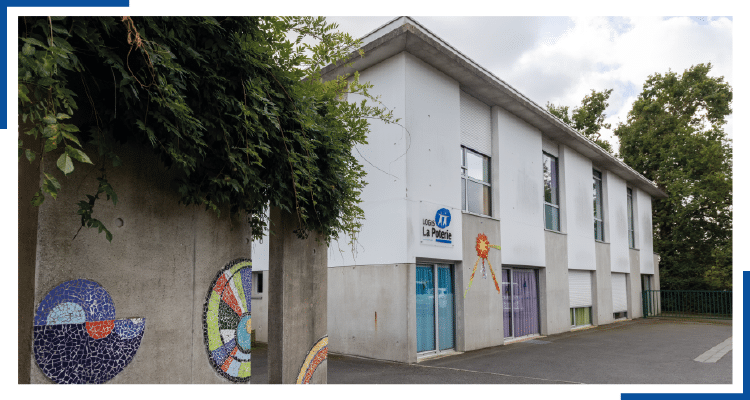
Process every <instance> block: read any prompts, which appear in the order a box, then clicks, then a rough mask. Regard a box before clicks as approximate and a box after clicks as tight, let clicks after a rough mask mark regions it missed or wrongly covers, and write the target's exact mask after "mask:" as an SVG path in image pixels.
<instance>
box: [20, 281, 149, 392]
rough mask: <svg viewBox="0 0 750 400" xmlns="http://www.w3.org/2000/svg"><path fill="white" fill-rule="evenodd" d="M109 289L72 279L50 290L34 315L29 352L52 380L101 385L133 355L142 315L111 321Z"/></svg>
mask: <svg viewBox="0 0 750 400" xmlns="http://www.w3.org/2000/svg"><path fill="white" fill-rule="evenodd" d="M114 317H115V307H114V303H113V302H112V298H111V297H110V296H109V293H107V291H106V290H105V289H104V288H103V287H101V286H100V285H99V284H98V283H96V282H93V281H89V280H85V279H77V280H73V281H68V282H65V283H62V284H60V285H58V286H57V287H55V288H54V289H52V290H51V291H50V292H49V293H48V294H47V296H45V298H44V299H43V300H42V301H41V302H40V303H39V305H38V307H37V311H36V314H35V316H34V339H33V340H34V342H33V347H34V356H35V359H36V363H37V365H38V366H39V369H41V370H42V372H43V373H44V374H45V375H46V376H47V377H49V378H50V379H52V380H53V381H55V382H57V383H104V382H107V381H108V380H110V379H112V378H114V377H115V375H117V374H118V373H120V372H121V371H122V370H123V369H124V368H125V367H126V366H127V365H128V364H129V363H130V361H131V360H132V359H133V357H134V356H135V353H136V351H138V348H139V347H140V345H141V339H143V334H144V332H145V326H146V320H145V318H133V319H120V320H115V319H114Z"/></svg>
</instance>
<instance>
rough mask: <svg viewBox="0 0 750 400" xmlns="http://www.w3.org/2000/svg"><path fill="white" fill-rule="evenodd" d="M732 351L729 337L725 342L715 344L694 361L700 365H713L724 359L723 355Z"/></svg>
mask: <svg viewBox="0 0 750 400" xmlns="http://www.w3.org/2000/svg"><path fill="white" fill-rule="evenodd" d="M730 350H732V337H731V336H730V337H729V338H728V339H727V340H725V341H723V342H721V343H719V344H717V345H716V346H714V347H712V348H711V349H709V350H708V351H706V352H705V353H703V354H701V355H699V356H698V357H696V358H695V359H694V360H695V361H698V362H702V363H715V362H717V361H719V360H720V359H721V357H724V354H727V353H729V351H730Z"/></svg>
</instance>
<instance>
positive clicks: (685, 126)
mask: <svg viewBox="0 0 750 400" xmlns="http://www.w3.org/2000/svg"><path fill="white" fill-rule="evenodd" d="M710 71H711V64H710V63H709V64H699V65H695V66H693V67H691V68H689V69H687V70H685V72H684V73H682V74H681V75H678V74H676V73H674V72H672V71H669V72H667V73H666V74H664V75H661V74H655V75H652V76H649V78H648V79H647V80H646V83H645V84H644V85H643V92H642V93H641V94H640V95H639V96H638V99H637V100H636V101H635V103H634V104H633V109H632V110H631V111H630V112H629V114H628V119H627V122H626V123H624V124H620V125H619V126H618V127H617V129H615V135H617V137H618V138H619V139H620V154H621V156H622V157H623V159H624V161H625V162H626V163H627V164H628V165H630V166H631V167H633V168H634V169H635V170H636V171H638V172H640V173H641V174H643V175H644V176H646V177H647V178H649V179H651V180H653V181H655V182H656V183H657V184H658V185H659V186H660V187H661V188H663V189H664V190H665V191H666V193H667V195H668V196H669V197H668V198H667V199H659V200H656V201H654V202H653V208H654V217H653V224H654V251H656V252H657V253H659V255H660V256H661V262H660V271H661V274H662V276H663V277H662V280H661V284H662V287H663V288H664V289H731V276H732V274H731V271H732V147H731V142H730V139H728V138H727V136H726V134H725V133H724V128H723V126H724V124H725V123H726V116H727V115H729V114H731V113H732V108H731V103H732V88H731V87H730V86H729V84H728V83H726V82H724V78H723V77H718V78H716V77H710V76H709V75H708V74H709V72H710Z"/></svg>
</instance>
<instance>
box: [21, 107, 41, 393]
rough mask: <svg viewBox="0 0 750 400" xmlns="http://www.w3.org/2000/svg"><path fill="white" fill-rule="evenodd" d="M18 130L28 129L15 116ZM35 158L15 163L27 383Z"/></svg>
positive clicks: (26, 377)
mask: <svg viewBox="0 0 750 400" xmlns="http://www.w3.org/2000/svg"><path fill="white" fill-rule="evenodd" d="M18 125H19V127H20V129H19V131H21V132H25V131H28V130H29V129H31V126H30V125H28V124H23V121H21V118H19V121H18ZM21 139H22V140H23V141H24V145H26V146H27V147H30V148H39V141H38V140H32V137H31V136H27V135H23V137H22V138H21ZM39 175H40V171H39V158H37V159H36V160H35V161H34V162H33V163H29V162H28V161H27V160H26V157H21V160H20V161H19V163H18V383H29V382H30V380H31V375H30V374H31V369H30V368H29V366H30V365H31V363H33V362H34V355H33V350H32V348H31V345H32V340H31V338H32V334H33V327H34V312H35V309H34V306H35V303H34V292H35V290H34V287H35V276H36V249H37V239H36V236H37V226H38V223H39V221H38V220H39V208H38V207H34V206H32V205H31V199H32V198H33V197H34V193H36V191H37V190H39V187H40V186H41V185H40V180H39Z"/></svg>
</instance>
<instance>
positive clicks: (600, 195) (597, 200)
mask: <svg viewBox="0 0 750 400" xmlns="http://www.w3.org/2000/svg"><path fill="white" fill-rule="evenodd" d="M592 171H593V173H592V175H593V178H594V203H593V211H594V240H596V241H597V242H604V239H605V237H604V179H603V174H602V173H601V171H598V170H596V169H592ZM597 174H599V176H597ZM597 205H598V207H597ZM597 210H599V214H600V217H599V218H597V215H596V214H597V212H596V211H597ZM597 222H598V223H599V224H600V229H597ZM599 231H600V232H601V237H597V232H599Z"/></svg>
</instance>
